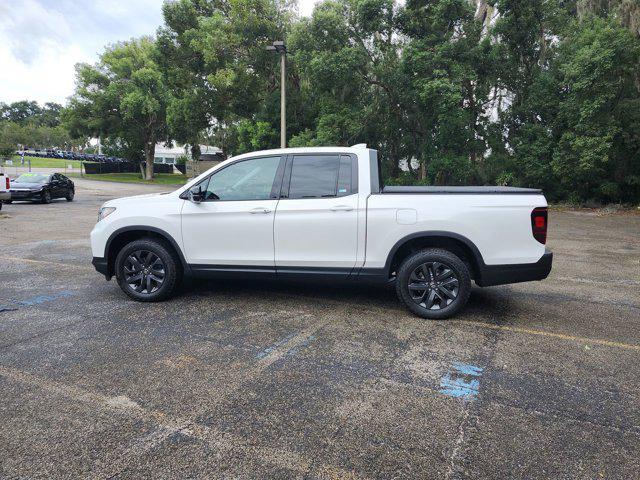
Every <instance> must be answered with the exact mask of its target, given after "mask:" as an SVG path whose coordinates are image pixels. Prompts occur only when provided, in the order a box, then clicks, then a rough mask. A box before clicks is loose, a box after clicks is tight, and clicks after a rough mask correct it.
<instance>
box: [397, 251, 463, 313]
mask: <svg viewBox="0 0 640 480" xmlns="http://www.w3.org/2000/svg"><path fill="white" fill-rule="evenodd" d="M396 293H397V294H398V298H400V300H401V301H402V302H403V303H404V304H405V306H406V307H407V308H408V309H409V310H411V311H412V312H413V313H415V314H416V315H419V316H421V317H423V318H429V319H434V320H436V319H444V318H449V317H452V316H453V315H455V314H456V313H458V312H459V311H460V310H462V308H464V306H465V305H466V303H467V300H468V299H469V295H470V293H471V275H470V273H469V268H468V267H467V265H466V264H465V262H463V261H462V260H461V259H460V258H459V257H458V256H456V255H455V254H453V253H451V252H450V251H448V250H443V249H439V248H431V249H426V250H420V251H418V252H416V253H414V254H413V255H410V256H409V257H407V258H406V259H405V260H404V261H403V262H402V263H401V265H400V267H399V268H398V270H397V275H396Z"/></svg>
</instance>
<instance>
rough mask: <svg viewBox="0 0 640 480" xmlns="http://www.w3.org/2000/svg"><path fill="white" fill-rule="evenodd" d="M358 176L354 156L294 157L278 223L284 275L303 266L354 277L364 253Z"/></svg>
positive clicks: (278, 262)
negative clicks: (352, 273)
mask: <svg viewBox="0 0 640 480" xmlns="http://www.w3.org/2000/svg"><path fill="white" fill-rule="evenodd" d="M357 178H358V176H357V158H356V157H355V156H352V155H339V154H330V155H319V154H310V155H293V156H291V157H289V159H288V161H287V166H286V171H285V175H284V186H283V192H282V197H281V199H280V203H279V204H278V208H277V210H276V216H275V222H274V241H275V258H276V269H277V271H278V274H280V273H286V272H287V271H291V272H295V271H296V270H297V269H300V267H302V270H304V271H309V272H313V271H315V272H317V273H331V274H340V273H342V274H347V275H348V274H349V273H350V271H351V269H352V268H353V267H354V265H355V263H356V255H357V250H358V192H357V190H358V189H357ZM296 273H297V272H296Z"/></svg>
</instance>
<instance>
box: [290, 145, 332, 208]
mask: <svg viewBox="0 0 640 480" xmlns="http://www.w3.org/2000/svg"><path fill="white" fill-rule="evenodd" d="M339 168H340V157H339V156H338V155H335V156H334V155H300V156H295V157H293V163H292V165H291V182H290V183H289V198H322V197H335V196H336V189H337V182H338V170H339Z"/></svg>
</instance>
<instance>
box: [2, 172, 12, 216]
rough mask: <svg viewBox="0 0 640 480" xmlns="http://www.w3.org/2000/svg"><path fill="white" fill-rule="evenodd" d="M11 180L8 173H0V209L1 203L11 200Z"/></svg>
mask: <svg viewBox="0 0 640 480" xmlns="http://www.w3.org/2000/svg"><path fill="white" fill-rule="evenodd" d="M10 190H11V180H10V179H9V176H8V175H5V174H4V173H0V210H2V204H3V203H4V202H6V201H11V191H10Z"/></svg>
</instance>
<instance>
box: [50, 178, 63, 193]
mask: <svg viewBox="0 0 640 480" xmlns="http://www.w3.org/2000/svg"><path fill="white" fill-rule="evenodd" d="M49 185H50V191H51V198H58V197H62V196H64V195H63V188H64V187H63V184H62V180H61V178H60V175H59V174H57V173H54V174H53V175H52V176H51V182H50V183H49Z"/></svg>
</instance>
